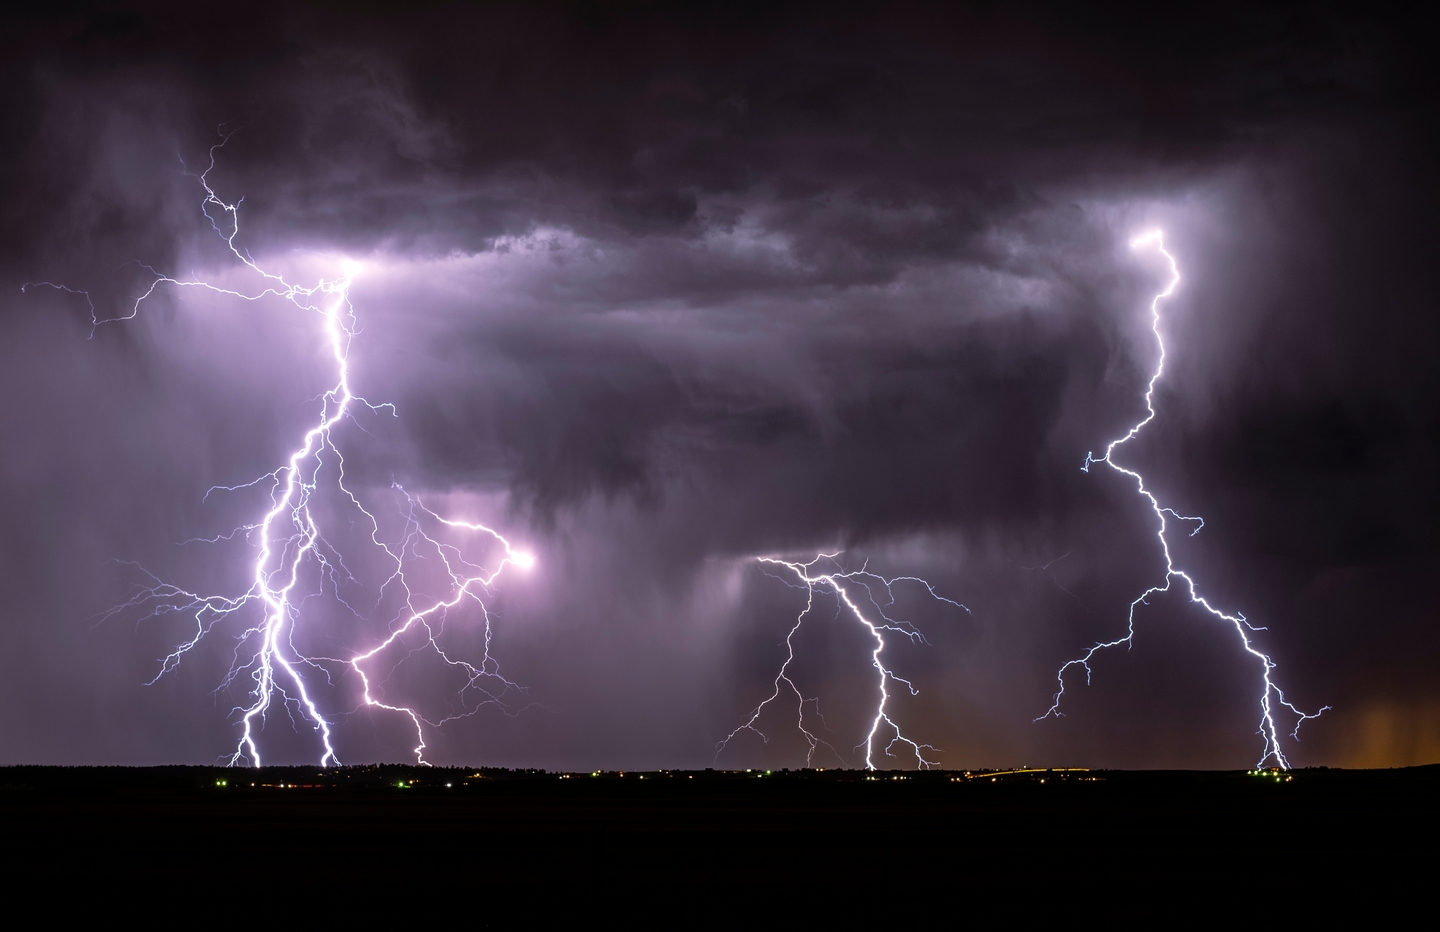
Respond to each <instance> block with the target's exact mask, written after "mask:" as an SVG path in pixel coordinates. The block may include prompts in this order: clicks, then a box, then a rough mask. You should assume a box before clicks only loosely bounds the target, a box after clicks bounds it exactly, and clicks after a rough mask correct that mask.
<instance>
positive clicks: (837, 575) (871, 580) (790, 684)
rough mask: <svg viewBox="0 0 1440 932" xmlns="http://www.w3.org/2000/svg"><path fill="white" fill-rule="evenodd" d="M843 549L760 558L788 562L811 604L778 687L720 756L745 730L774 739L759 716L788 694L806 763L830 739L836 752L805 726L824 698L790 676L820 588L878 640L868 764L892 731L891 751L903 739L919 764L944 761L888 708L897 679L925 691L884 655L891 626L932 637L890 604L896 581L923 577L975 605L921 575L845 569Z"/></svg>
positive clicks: (791, 640)
mask: <svg viewBox="0 0 1440 932" xmlns="http://www.w3.org/2000/svg"><path fill="white" fill-rule="evenodd" d="M839 555H840V554H839V552H836V553H822V554H818V555H816V557H815V558H814V559H813V560H811V561H809V562H808V563H800V562H797V561H793V560H784V559H781V558H780V557H758V558H757V560H758V561H759V562H760V563H761V564H762V565H764V566H777V567H784V568H785V569H786V570H788V571H789V572H791V573H793V574H794V575H795V578H796V579H797V580H798V581H799V584H800V587H802V588H804V590H805V607H804V608H803V609H801V611H800V614H799V615H797V616H796V617H795V624H794V625H792V626H791V627H790V630H789V632H788V633H787V634H786V635H785V648H786V651H787V653H786V657H785V662H784V663H782V664H781V665H780V671H779V672H778V673H777V674H776V675H775V682H774V684H773V685H774V691H773V692H771V694H770V695H769V696H768V697H766V698H765V699H764V700H763V701H762V702H761V703H760V704H759V705H757V706H756V707H755V709H754V711H752V712H751V713H750V718H749V719H748V720H746V722H745V723H744V724H743V725H740V726H739V727H738V728H736V729H735V730H734V731H732V732H730V734H728V735H726V736H725V738H724V740H722V741H720V742H719V743H718V744H717V745H716V746H715V757H716V759H717V760H718V759H719V757H720V753H721V752H722V751H724V750H725V748H726V747H727V746H728V745H729V744H730V742H731V740H732V739H734V737H735V736H736V735H738V734H739V733H740V732H742V731H751V732H754V733H755V734H757V735H759V736H760V738H761V739H762V740H763V741H765V743H767V744H768V743H769V742H770V738H769V737H768V736H767V735H766V734H765V733H764V732H763V731H761V730H760V727H759V725H758V722H759V720H760V715H761V713H763V712H764V711H765V707H766V706H768V705H770V704H771V703H773V702H778V701H779V699H780V697H781V695H782V694H788V695H791V696H793V697H794V698H795V703H796V727H797V728H798V729H799V730H800V734H802V735H803V736H804V737H805V741H806V742H807V743H808V744H809V750H807V751H806V753H805V765H806V766H807V767H808V766H810V764H811V763H812V761H813V760H814V757H815V752H816V750H817V749H818V748H819V746H820V745H821V744H824V745H825V746H826V747H828V748H830V750H831V751H832V752H835V748H834V747H833V746H832V745H831V744H830V743H829V742H828V741H824V740H823V739H821V738H820V737H818V736H817V735H816V734H815V733H814V732H812V731H811V730H810V729H809V728H806V727H805V706H806V704H807V703H815V706H816V711H815V714H816V715H817V716H818V715H819V700H818V699H816V698H813V697H812V698H806V697H805V695H804V694H803V693H801V692H800V688H799V687H798V686H796V685H795V681H794V680H793V679H791V678H790V673H789V671H790V664H792V663H793V662H794V661H795V635H796V633H797V632H799V630H800V628H801V626H802V625H804V623H805V619H806V617H807V616H808V615H809V614H810V613H811V611H812V610H814V608H815V594H816V590H817V589H819V590H822V591H829V592H832V593H834V595H835V598H836V601H837V606H836V608H837V610H839V611H842V612H844V613H846V614H848V615H850V616H852V617H853V618H854V619H855V620H856V621H858V622H859V623H860V625H861V626H862V627H863V628H865V630H866V631H867V632H869V634H870V636H871V637H872V638H873V639H874V641H875V647H874V649H873V650H872V651H871V652H870V662H871V665H872V666H873V667H874V668H875V672H876V680H877V682H876V690H877V701H876V705H875V714H874V716H873V717H872V719H871V721H870V730H869V732H867V733H866V735H865V740H864V741H862V742H861V743H860V744H858V745H856V746H855V750H859V749H860V748H861V747H863V748H864V749H865V769H866V770H874V769H876V768H875V760H874V755H875V747H876V744H877V742H878V741H881V740H884V738H886V737H887V736H888V737H889V740H888V742H886V744H885V747H884V752H885V756H887V757H894V756H895V753H894V748H895V746H896V745H897V744H899V745H903V746H906V747H908V748H909V749H910V751H911V753H912V754H914V756H915V764H916V766H917V767H919V768H921V769H929V768H931V767H935V766H938V764H939V762H938V761H934V760H931V759H929V758H928V757H926V752H927V751H938V748H934V747H932V746H930V745H928V744H920V743H919V742H917V741H915V740H913V739H911V738H908V737H906V736H905V733H904V732H903V731H901V729H900V726H899V725H898V724H896V722H895V720H894V719H893V718H891V716H890V712H889V710H888V708H887V706H888V704H889V702H890V690H889V688H888V687H889V686H891V685H892V684H893V685H898V686H903V687H904V688H905V689H906V690H908V691H909V693H910V695H912V696H915V695H919V690H917V689H916V688H915V685H914V684H913V683H911V682H910V681H909V680H907V679H905V678H903V677H900V676H897V675H896V674H895V673H894V672H893V671H892V670H891V669H890V668H889V667H887V666H886V665H885V662H884V661H883V660H882V659H881V655H882V654H883V653H884V651H885V632H891V633H896V634H900V635H903V636H904V637H906V638H908V639H909V640H910V641H911V642H912V643H920V644H923V643H926V641H925V636H924V635H923V634H922V633H921V632H920V631H919V629H917V628H916V627H915V626H914V625H913V624H911V623H910V622H908V621H896V620H895V619H893V618H891V617H890V616H889V615H887V614H886V609H888V608H891V607H892V606H894V604H895V591H894V586H895V584H896V583H899V582H911V583H918V584H919V585H921V586H924V587H925V590H926V591H927V592H928V593H929V594H930V596H931V597H932V598H934V599H936V600H937V601H940V602H945V603H947V604H949V605H953V606H955V607H956V608H959V609H964V611H965V612H967V613H969V612H970V609H968V608H966V607H965V606H964V605H961V604H960V603H959V602H956V601H954V600H952V599H947V598H945V597H944V596H942V595H940V594H939V593H937V592H936V591H935V587H934V586H932V585H930V583H928V582H926V581H925V580H923V579H921V578H920V577H918V576H897V577H895V578H894V579H886V578H885V577H883V576H880V575H878V574H876V573H871V572H869V571H868V569H867V568H866V567H868V563H867V564H866V567H861V568H860V569H858V570H849V571H847V570H843V569H840V568H839V567H840V564H839V563H837V562H836V557H838V556H839ZM822 561H824V562H826V563H829V564H831V565H833V566H835V567H836V569H835V570H834V571H832V572H828V573H827V572H819V571H817V570H816V567H817V565H819V564H820V563H821V562H822ZM791 585H794V583H791ZM851 587H853V588H854V589H856V590H859V589H863V590H864V591H865V592H864V595H863V596H861V597H858V598H857V596H856V594H855V593H854V592H852V590H851ZM872 587H873V588H872ZM877 589H878V590H880V591H883V592H884V594H885V602H884V604H881V602H880V601H879V600H878V599H877V598H876V596H877V592H876V590H877ZM862 602H868V603H869V605H870V607H871V609H872V610H873V613H874V616H875V617H874V619H872V618H870V617H867V616H866V613H865V610H864V609H863V608H862V607H861V603H862ZM835 753H836V755H837V756H840V755H839V752H835ZM842 760H843V757H842Z"/></svg>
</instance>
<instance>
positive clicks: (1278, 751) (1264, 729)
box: [1036, 230, 1329, 769]
mask: <svg viewBox="0 0 1440 932" xmlns="http://www.w3.org/2000/svg"><path fill="white" fill-rule="evenodd" d="M1130 246H1131V248H1132V249H1137V250H1139V249H1153V250H1155V251H1156V252H1158V253H1159V254H1160V255H1161V256H1163V257H1164V259H1165V262H1166V263H1167V264H1168V266H1169V269H1170V280H1169V282H1168V283H1167V284H1166V285H1165V288H1164V290H1162V291H1161V292H1160V293H1159V294H1157V295H1155V297H1154V298H1153V299H1152V300H1151V302H1150V315H1151V327H1150V329H1151V331H1152V332H1153V333H1154V334H1155V342H1156V344H1157V346H1158V347H1159V349H1160V358H1159V361H1158V362H1157V363H1156V365H1155V372H1154V374H1152V375H1151V376H1150V382H1149V384H1148V385H1147V386H1146V389H1145V411H1146V414H1145V417H1144V418H1142V419H1141V420H1140V421H1139V422H1138V423H1136V424H1135V426H1133V427H1131V428H1130V430H1129V431H1127V432H1126V433H1125V434H1124V436H1121V437H1118V438H1116V439H1115V440H1112V441H1110V443H1109V445H1107V446H1106V447H1105V455H1104V456H1101V457H1096V456H1095V455H1094V454H1093V453H1087V454H1086V456H1085V464H1084V465H1083V466H1082V467H1081V469H1082V470H1083V471H1084V472H1087V473H1088V472H1089V471H1090V467H1091V466H1096V465H1099V464H1100V463H1104V464H1105V465H1106V466H1109V467H1110V468H1111V469H1113V470H1115V471H1116V472H1118V473H1120V474H1122V475H1124V476H1127V477H1129V478H1130V479H1131V480H1132V481H1134V483H1135V490H1136V492H1138V493H1139V494H1140V495H1141V496H1143V497H1144V498H1145V500H1146V501H1147V502H1148V503H1149V505H1150V509H1151V511H1153V512H1154V514H1155V520H1156V522H1157V525H1158V526H1157V529H1156V532H1155V533H1156V537H1157V539H1158V540H1159V542H1160V551H1161V553H1162V554H1163V555H1164V558H1165V579H1164V582H1163V584H1161V585H1156V586H1151V587H1150V588H1148V589H1146V590H1145V591H1144V592H1142V593H1140V595H1138V596H1136V598H1135V600H1134V601H1133V602H1131V603H1130V611H1129V614H1128V618H1127V624H1126V629H1125V634H1124V636H1123V637H1119V638H1116V639H1114V640H1111V641H1103V642H1100V643H1097V644H1095V645H1094V646H1092V647H1090V648H1089V649H1088V650H1086V651H1085V652H1084V653H1083V654H1081V655H1080V656H1079V657H1077V658H1076V659H1074V660H1069V661H1067V662H1066V663H1065V664H1064V665H1062V666H1061V667H1060V670H1059V671H1058V673H1057V674H1056V679H1057V680H1058V683H1059V688H1058V690H1057V691H1056V693H1055V698H1054V701H1053V702H1052V703H1051V705H1050V708H1049V709H1048V710H1047V711H1046V712H1045V714H1044V715H1042V716H1040V717H1039V718H1037V719H1036V721H1037V722H1038V721H1041V720H1043V719H1046V718H1050V717H1057V718H1058V717H1059V716H1060V715H1061V714H1063V713H1061V711H1060V703H1061V700H1062V699H1064V697H1065V674H1066V673H1067V672H1069V671H1070V670H1071V669H1072V668H1074V667H1080V668H1082V669H1083V670H1084V671H1085V682H1086V683H1087V684H1088V683H1089V682H1090V672H1091V671H1090V660H1091V659H1092V658H1093V657H1094V656H1095V655H1096V654H1097V653H1100V652H1101V651H1104V650H1107V649H1109V648H1112V647H1119V646H1120V645H1122V644H1123V645H1125V646H1126V647H1127V648H1129V647H1131V646H1132V645H1133V644H1134V639H1135V609H1136V608H1137V607H1138V606H1140V605H1149V604H1150V603H1149V599H1150V597H1151V596H1155V595H1160V594H1162V593H1167V592H1169V591H1170V590H1171V587H1172V586H1174V585H1175V584H1176V583H1177V581H1178V583H1179V586H1178V587H1177V588H1180V589H1181V591H1182V592H1183V593H1184V594H1185V595H1187V596H1188V597H1189V599H1190V601H1191V602H1192V603H1193V604H1195V605H1198V606H1200V607H1201V608H1203V609H1204V610H1205V611H1206V612H1208V613H1209V614H1210V615H1211V616H1213V617H1214V618H1215V619H1216V620H1218V621H1220V622H1222V623H1224V624H1225V625H1227V626H1228V627H1230V628H1232V629H1233V630H1234V632H1235V634H1236V637H1237V638H1238V639H1239V643H1240V646H1241V649H1242V650H1243V651H1244V652H1245V653H1246V654H1247V655H1249V656H1250V657H1251V658H1252V659H1253V661H1254V662H1255V664H1256V665H1257V666H1258V667H1259V673H1260V699H1259V706H1260V722H1259V734H1260V735H1261V737H1262V738H1263V739H1264V752H1263V753H1262V754H1261V757H1260V760H1259V762H1258V764H1257V765H1256V766H1257V767H1264V766H1265V765H1266V764H1267V763H1270V762H1271V761H1274V763H1275V765H1276V766H1278V767H1282V768H1286V769H1288V768H1289V766H1290V761H1289V760H1288V759H1287V758H1286V756H1285V752H1284V750H1283V748H1282V747H1281V744H1280V737H1281V730H1282V729H1281V727H1280V725H1279V724H1278V722H1277V721H1276V716H1277V715H1283V714H1284V713H1283V712H1282V711H1281V710H1282V709H1283V710H1286V711H1288V713H1289V714H1290V715H1291V716H1293V720H1294V723H1295V724H1294V727H1293V728H1292V729H1290V732H1289V734H1290V737H1291V738H1294V739H1296V740H1299V737H1300V726H1301V725H1303V724H1304V723H1305V722H1307V721H1309V720H1310V719H1312V718H1318V717H1319V716H1320V715H1321V714H1322V713H1324V712H1325V711H1327V710H1328V709H1329V706H1325V707H1323V708H1321V709H1320V710H1319V711H1317V712H1313V713H1307V712H1304V711H1301V710H1300V709H1299V708H1297V707H1296V706H1295V705H1293V704H1292V703H1291V702H1290V700H1288V699H1287V698H1285V693H1284V691H1283V690H1281V688H1280V686H1279V685H1278V684H1277V683H1276V682H1275V679H1274V677H1273V675H1272V674H1273V672H1274V670H1275V661H1273V660H1272V659H1270V656H1269V655H1268V654H1266V653H1265V652H1264V651H1262V650H1261V649H1260V648H1259V647H1257V646H1256V644H1255V640H1254V638H1253V637H1252V635H1254V634H1255V633H1256V632H1258V631H1263V630H1265V629H1264V628H1263V627H1258V626H1256V625H1252V624H1251V623H1250V622H1249V621H1247V620H1246V619H1245V616H1244V615H1243V614H1240V613H1239V612H1236V613H1234V614H1231V613H1229V612H1226V611H1223V610H1222V609H1219V608H1217V607H1215V606H1214V605H1212V604H1211V603H1210V602H1209V601H1208V600H1207V599H1206V598H1205V597H1204V596H1202V595H1201V594H1200V590H1199V587H1198V585H1197V584H1196V582H1195V578H1194V577H1193V576H1191V575H1190V573H1189V572H1187V571H1186V570H1183V569H1181V568H1180V567H1178V566H1176V564H1175V557H1174V555H1173V554H1172V553H1171V551H1170V540H1169V538H1168V537H1167V536H1166V535H1167V533H1168V532H1169V530H1170V522H1171V521H1172V520H1173V521H1175V522H1177V523H1180V524H1192V525H1193V528H1192V529H1191V530H1190V535H1189V536H1191V537H1194V536H1195V535H1196V534H1198V533H1200V529H1201V528H1203V527H1204V526H1205V521H1204V519H1202V518H1199V517H1191V516H1188V515H1182V514H1180V513H1179V512H1177V511H1175V510H1174V509H1173V508H1168V507H1165V506H1163V505H1161V504H1160V501H1159V500H1158V499H1157V498H1156V497H1155V494H1154V493H1153V492H1151V491H1150V490H1149V489H1148V488H1146V486H1145V477H1144V476H1142V475H1141V474H1140V473H1139V472H1138V471H1136V470H1134V469H1131V468H1129V467H1126V466H1122V465H1121V464H1119V463H1117V462H1116V461H1115V452H1116V450H1118V449H1119V448H1120V447H1121V446H1123V445H1125V444H1126V443H1129V442H1130V441H1131V440H1133V439H1135V437H1137V436H1139V434H1140V432H1141V431H1142V430H1143V429H1144V428H1145V426H1146V425H1147V424H1149V423H1150V422H1151V421H1153V420H1154V419H1155V386H1156V384H1157V383H1158V382H1159V381H1160V377H1161V376H1162V375H1163V374H1164V372H1165V338H1164V337H1163V336H1162V335H1161V332H1160V323H1161V318H1160V305H1161V302H1163V301H1164V300H1165V299H1167V298H1169V297H1170V296H1171V295H1172V294H1174V292H1175V288H1176V287H1177V286H1178V285H1179V284H1180V267H1179V264H1178V263H1177V262H1176V260H1175V257H1174V256H1173V255H1172V254H1171V253H1170V252H1169V251H1168V250H1166V248H1165V238H1164V233H1163V232H1162V231H1159V230H1152V231H1150V232H1147V233H1143V234H1141V235H1140V236H1137V237H1135V238H1134V239H1133V240H1131V242H1130Z"/></svg>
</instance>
